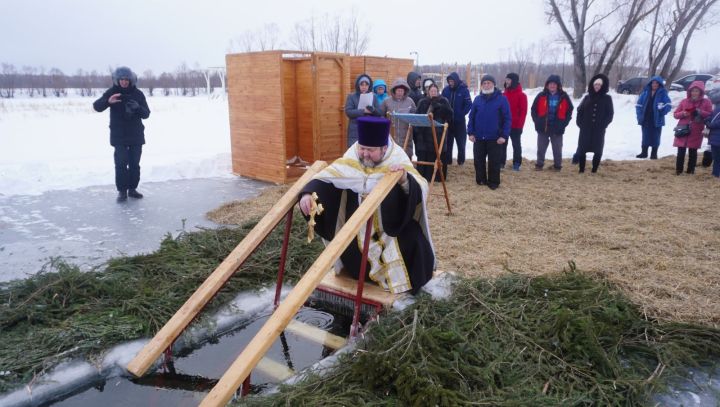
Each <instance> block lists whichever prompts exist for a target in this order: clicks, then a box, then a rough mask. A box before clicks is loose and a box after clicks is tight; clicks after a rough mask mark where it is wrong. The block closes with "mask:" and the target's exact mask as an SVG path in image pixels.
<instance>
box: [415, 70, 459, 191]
mask: <svg viewBox="0 0 720 407" xmlns="http://www.w3.org/2000/svg"><path fill="white" fill-rule="evenodd" d="M415 113H419V114H428V113H432V114H433V119H434V120H435V121H437V122H440V123H449V122H450V121H451V120H452V118H453V110H452V107H450V102H449V101H448V100H447V99H446V98H444V97H442V96H440V91H439V89H438V87H437V85H436V84H435V83H432V84H430V85H429V87H428V88H427V96H426V97H425V98H423V99H421V100H420V102H418V106H417V110H416V111H415ZM436 132H437V138H438V140H437V142H438V143H440V138H441V137H442V127H437V128H436ZM413 141H414V142H415V155H417V159H418V161H426V162H434V161H435V158H436V157H437V155H436V154H435V143H434V141H433V137H432V129H431V128H430V127H417V128H414V129H413ZM446 144H447V143H442V145H440V146H439V147H440V149H441V152H440V153H441V154H442V153H443V152H444V151H445V150H446ZM417 170H418V172H419V173H420V174H421V175H422V176H423V177H425V179H427V180H428V182H429V181H431V178H432V173H433V167H430V166H427V165H418V166H417ZM442 171H443V175H444V176H445V178H447V164H443V168H442ZM435 177H436V178H438V179H439V178H440V176H439V175H436V176H435Z"/></svg>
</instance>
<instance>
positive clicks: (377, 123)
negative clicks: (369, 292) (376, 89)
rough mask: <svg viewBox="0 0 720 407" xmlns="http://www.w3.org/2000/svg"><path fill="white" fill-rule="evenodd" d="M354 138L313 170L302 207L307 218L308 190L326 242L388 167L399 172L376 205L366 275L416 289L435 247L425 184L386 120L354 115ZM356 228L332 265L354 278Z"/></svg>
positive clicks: (359, 243) (429, 270)
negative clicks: (328, 162)
mask: <svg viewBox="0 0 720 407" xmlns="http://www.w3.org/2000/svg"><path fill="white" fill-rule="evenodd" d="M357 124H358V141H357V142H356V143H355V144H353V145H352V146H350V148H349V149H348V150H347V152H345V154H344V155H343V156H342V157H341V158H339V159H337V160H335V161H334V162H333V163H332V164H331V165H329V166H328V167H326V168H325V169H324V170H323V171H321V172H320V173H318V174H317V175H315V176H314V177H313V179H312V181H310V182H309V183H308V184H307V185H306V186H305V188H303V190H302V191H301V193H300V202H299V206H300V210H301V211H302V213H303V215H304V216H305V217H306V218H309V214H310V210H311V207H312V197H311V194H312V193H313V192H315V193H316V194H317V196H318V199H317V203H318V204H322V206H323V207H324V211H323V212H322V213H320V214H318V215H316V216H315V222H316V224H315V233H317V234H318V235H319V236H320V237H322V238H323V241H324V242H325V243H326V244H327V243H328V242H329V241H331V240H332V239H333V238H334V237H335V233H337V232H338V231H339V230H340V228H342V226H343V225H344V224H345V221H346V220H347V219H350V217H351V216H352V214H353V213H355V211H356V210H357V209H358V207H359V206H360V204H361V203H362V200H363V199H364V198H365V197H367V195H368V194H369V193H370V191H372V188H373V187H374V186H375V185H376V184H377V182H378V181H379V180H380V179H381V178H382V177H383V176H384V175H385V174H386V173H387V172H390V171H402V172H403V175H402V177H401V178H400V180H399V181H398V183H397V184H396V185H395V186H394V187H393V189H392V190H391V191H390V193H389V194H388V195H387V197H385V200H383V202H382V203H381V204H380V206H379V207H378V209H377V210H376V211H375V214H374V220H373V225H372V230H371V232H370V239H371V240H370V243H369V250H368V265H367V267H368V268H367V276H368V277H369V278H370V279H371V280H372V281H374V282H375V283H377V284H378V285H380V286H381V287H383V288H384V289H385V290H387V291H390V292H391V293H393V294H397V293H402V292H406V291H409V292H411V293H412V294H415V293H417V292H418V290H420V288H421V287H422V286H423V285H425V283H427V282H428V281H429V280H430V279H431V278H432V274H433V271H434V269H435V251H434V248H433V245H432V239H431V238H430V229H429V227H428V219H427V208H426V202H427V196H428V184H427V181H426V180H425V178H423V177H422V176H421V175H420V174H419V173H418V172H417V170H415V168H413V165H412V162H410V159H409V158H408V156H407V154H405V152H404V151H403V149H402V147H401V146H399V145H397V144H396V143H395V142H394V141H393V139H392V137H389V135H390V120H387V119H385V118H382V117H373V116H364V117H360V118H358V119H357ZM366 226H367V224H366V223H365V224H363V226H362V227H361V228H360V230H359V231H358V234H357V237H356V239H355V240H354V241H352V242H351V243H350V244H349V245H348V247H347V248H346V249H345V251H344V252H343V253H342V254H341V256H340V259H339V260H338V262H337V263H336V264H335V271H336V272H337V273H339V272H340V270H341V269H343V268H344V269H345V270H346V271H347V272H348V273H349V274H350V275H351V276H353V277H354V278H356V279H357V278H358V276H359V274H360V261H361V258H362V248H363V243H364V239H365V228H366Z"/></svg>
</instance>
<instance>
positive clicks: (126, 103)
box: [93, 66, 150, 202]
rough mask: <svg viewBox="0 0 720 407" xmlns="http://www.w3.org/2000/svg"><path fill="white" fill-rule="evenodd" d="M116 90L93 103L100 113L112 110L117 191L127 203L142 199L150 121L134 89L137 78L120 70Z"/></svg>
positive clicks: (139, 93)
mask: <svg viewBox="0 0 720 407" xmlns="http://www.w3.org/2000/svg"><path fill="white" fill-rule="evenodd" d="M112 79H113V86H112V87H111V88H110V89H108V90H106V91H105V93H103V95H102V96H100V98H99V99H98V100H96V101H95V103H93V108H94V109H95V111H97V112H103V111H105V109H107V108H108V107H109V108H110V145H111V146H113V147H114V148H115V153H114V159H115V187H116V188H117V190H118V196H117V202H125V201H127V198H128V196H129V197H131V198H135V199H140V198H142V197H143V195H142V194H141V193H140V192H138V191H137V186H138V184H139V183H140V156H141V155H142V145H143V144H145V126H144V125H143V123H142V120H143V119H147V118H148V117H150V108H149V107H148V104H147V101H146V100H145V95H144V94H143V93H142V91H140V89H138V88H137V87H136V86H135V85H136V84H137V75H135V73H133V71H132V70H130V68H128V67H125V66H121V67H119V68H117V69H115V72H113V75H112Z"/></svg>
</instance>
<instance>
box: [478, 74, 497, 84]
mask: <svg viewBox="0 0 720 407" xmlns="http://www.w3.org/2000/svg"><path fill="white" fill-rule="evenodd" d="M483 82H492V84H493V87H497V81H496V80H495V77H494V76H492V75H490V74H488V73H486V74H485V75H483V76H482V78H480V83H481V84H482V83H483ZM481 86H482V85H481Z"/></svg>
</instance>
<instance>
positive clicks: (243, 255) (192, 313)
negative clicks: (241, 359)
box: [127, 161, 327, 377]
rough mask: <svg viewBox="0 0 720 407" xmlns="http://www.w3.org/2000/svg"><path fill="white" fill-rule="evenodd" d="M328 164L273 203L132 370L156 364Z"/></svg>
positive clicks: (312, 171) (316, 168)
mask: <svg viewBox="0 0 720 407" xmlns="http://www.w3.org/2000/svg"><path fill="white" fill-rule="evenodd" d="M326 166H327V163H326V162H325V161H316V162H315V163H314V164H313V165H312V166H311V167H310V168H308V169H307V170H306V171H305V174H303V176H302V177H300V179H298V180H297V182H295V184H293V186H292V187H290V189H288V191H287V192H286V193H285V195H283V196H282V198H280V200H279V201H278V202H277V203H276V204H275V205H273V207H272V208H271V209H270V211H268V213H267V214H265V216H264V217H263V218H262V219H261V220H260V222H258V224H257V225H255V227H254V228H253V229H252V230H251V231H250V233H248V234H247V236H245V238H244V239H243V240H242V241H241V242H240V244H238V245H237V247H235V249H233V251H232V252H230V254H229V255H228V256H227V257H226V258H225V260H223V262H222V263H220V265H219V266H218V267H217V268H216V269H215V271H213V272H212V274H210V276H208V278H207V279H206V280H205V282H204V283H203V284H202V285H201V286H200V287H199V288H198V289H197V290H196V291H195V293H193V295H192V296H190V298H188V300H187V301H185V304H183V306H182V307H180V309H179V310H177V312H175V315H173V316H172V318H170V320H169V321H168V322H167V323H166V324H165V325H164V326H163V327H162V328H161V329H160V331H158V333H157V334H155V336H154V337H153V338H152V340H150V342H148V343H147V344H146V345H145V346H144V347H143V348H142V349H141V350H140V352H138V354H137V355H136V356H135V358H134V359H133V360H132V361H130V363H129V364H128V366H127V370H128V372H130V373H132V374H133V375H135V376H137V377H140V376H142V375H143V374H145V372H146V371H147V370H148V369H149V368H150V366H152V364H153V363H154V362H155V361H156V360H157V358H158V357H160V355H161V354H162V353H163V351H165V349H167V348H168V347H170V346H171V345H172V343H173V342H174V341H175V339H177V337H178V336H180V334H181V333H182V332H183V331H184V330H185V328H187V326H188V325H189V324H190V322H192V320H193V319H194V318H195V317H196V316H197V314H198V313H199V312H200V311H202V309H203V308H204V307H205V305H206V304H207V303H208V302H209V301H210V300H211V299H212V298H213V297H214V296H215V294H216V293H217V292H218V291H220V289H221V288H222V287H223V285H225V283H226V282H227V280H228V279H229V278H230V277H232V275H233V274H234V273H235V271H237V269H238V268H239V267H240V266H241V265H242V264H243V262H244V261H245V260H247V258H248V257H250V255H251V254H252V252H253V251H254V250H255V248H257V247H258V246H259V245H260V243H262V242H263V240H265V238H266V237H267V235H268V234H270V232H272V230H273V229H274V228H275V226H276V225H277V224H278V223H279V222H280V220H282V218H283V217H284V216H285V214H286V213H287V212H288V211H289V210H292V208H293V205H295V203H296V202H297V198H298V195H299V194H300V191H301V190H302V189H303V188H304V187H305V185H306V184H307V183H308V182H310V180H311V179H312V177H313V176H314V175H315V174H317V173H318V172H320V171H322V170H323V169H324V168H325V167H326Z"/></svg>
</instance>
